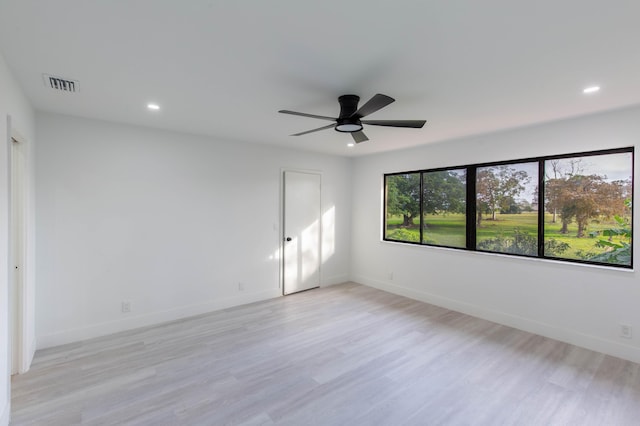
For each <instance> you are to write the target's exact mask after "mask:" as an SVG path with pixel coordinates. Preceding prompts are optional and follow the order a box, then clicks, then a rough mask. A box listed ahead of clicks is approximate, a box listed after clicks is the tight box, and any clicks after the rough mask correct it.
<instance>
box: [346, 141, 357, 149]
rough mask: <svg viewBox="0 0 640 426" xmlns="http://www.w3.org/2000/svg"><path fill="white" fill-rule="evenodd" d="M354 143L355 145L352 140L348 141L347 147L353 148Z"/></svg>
mask: <svg viewBox="0 0 640 426" xmlns="http://www.w3.org/2000/svg"><path fill="white" fill-rule="evenodd" d="M355 145H356V144H355V143H353V142H350V143H348V144H347V146H348V147H349V148H353V147H354V146H355Z"/></svg>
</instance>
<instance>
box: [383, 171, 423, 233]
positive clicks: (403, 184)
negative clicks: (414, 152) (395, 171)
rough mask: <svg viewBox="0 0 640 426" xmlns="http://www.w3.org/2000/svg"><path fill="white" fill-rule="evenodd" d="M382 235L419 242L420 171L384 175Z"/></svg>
mask: <svg viewBox="0 0 640 426" xmlns="http://www.w3.org/2000/svg"><path fill="white" fill-rule="evenodd" d="M385 180H386V185H385V187H386V197H385V199H386V204H387V205H386V206H385V230H384V237H385V239H388V240H394V241H407V242H416V243H419V242H420V173H405V174H400V175H391V176H386V179H385Z"/></svg>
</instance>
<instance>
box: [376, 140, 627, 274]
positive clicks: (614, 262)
mask: <svg viewBox="0 0 640 426" xmlns="http://www.w3.org/2000/svg"><path fill="white" fill-rule="evenodd" d="M632 198H633V148H621V149H615V150H607V151H598V152H588V153H580V154H568V155H562V156H554V157H540V158H533V159H526V160H514V161H509V162H501V163H489V164H478V165H468V166H461V167H452V168H446V169H434V170H421V171H412V172H405V173H394V174H388V175H385V202H384V203H385V215H384V239H385V240H388V241H398V242H405V243H413V244H423V245H436V246H445V247H452V248H461V249H466V250H476V251H487V252H493V253H505V254H512V255H519V256H528V257H543V258H550V259H561V260H567V261H571V262H582V263H595V264H603V265H610V266H620V267H627V268H630V267H632V265H633V262H632V245H631V239H632V234H633V232H632V231H633V229H632V217H633V214H632V210H633V199H632Z"/></svg>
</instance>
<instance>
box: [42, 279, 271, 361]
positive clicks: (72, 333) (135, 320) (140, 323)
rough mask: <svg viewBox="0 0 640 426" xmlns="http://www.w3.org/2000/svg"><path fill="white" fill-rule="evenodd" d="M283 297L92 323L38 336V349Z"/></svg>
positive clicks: (258, 296) (238, 299) (253, 297)
mask: <svg viewBox="0 0 640 426" xmlns="http://www.w3.org/2000/svg"><path fill="white" fill-rule="evenodd" d="M279 296H282V294H281V290H280V289H275V290H268V291H262V292H258V293H248V294H243V295H242V296H235V297H228V298H225V299H218V300H212V301H209V302H205V303H199V304H196V305H189V306H182V307H179V308H175V309H170V310H166V311H162V312H153V313H148V314H143V315H137V316H128V317H127V318H124V319H122V320H116V321H109V322H104V323H100V324H92V325H89V326H86V327H78V328H73V329H70V330H64V331H61V332H57V333H52V334H48V335H43V336H38V340H37V348H38V349H44V348H49V347H52V346H59V345H64V344H67V343H73V342H78V341H81V340H87V339H91V338H94V337H100V336H106V335H109V334H113V333H117V332H120V331H125V330H132V329H135V328H140V327H146V326H150V325H155V324H161V323H164V322H168V321H175V320H178V319H182V318H188V317H192V316H196V315H201V314H206V313H208V312H213V311H217V310H220V309H226V308H230V307H233V306H239V305H245V304H247V303H253V302H258V301H261V300H267V299H272V298H275V297H279Z"/></svg>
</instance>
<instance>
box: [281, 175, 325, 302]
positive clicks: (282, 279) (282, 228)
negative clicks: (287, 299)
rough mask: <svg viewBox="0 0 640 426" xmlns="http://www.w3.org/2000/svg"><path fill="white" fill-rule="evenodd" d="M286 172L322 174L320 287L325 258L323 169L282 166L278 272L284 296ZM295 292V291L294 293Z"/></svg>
mask: <svg viewBox="0 0 640 426" xmlns="http://www.w3.org/2000/svg"><path fill="white" fill-rule="evenodd" d="M286 172H296V173H307V174H312V175H318V176H320V200H318V201H319V202H320V224H319V225H320V227H319V231H320V235H319V238H320V242H319V247H318V258H319V259H320V264H319V266H318V285H319V286H320V287H322V262H323V260H324V259H323V258H322V243H323V240H322V171H321V170H315V169H298V168H291V167H282V168H280V219H279V223H280V232H278V248H279V256H278V257H279V259H280V267H279V268H278V272H279V275H280V277H279V280H278V286H279V288H280V294H281V295H283V296H286V294H285V292H284V290H285V289H284V266H285V265H284V243H285V238H286V235H284V231H285V229H284V221H285V217H284V206H285V204H284V203H285V179H284V176H285V173H286ZM294 294H295V293H294Z"/></svg>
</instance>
